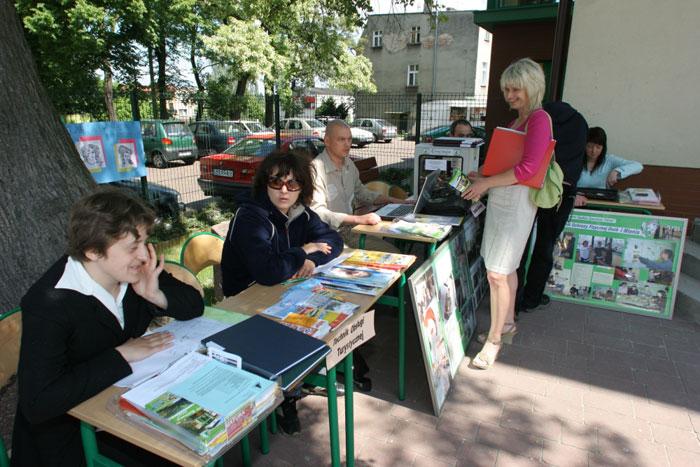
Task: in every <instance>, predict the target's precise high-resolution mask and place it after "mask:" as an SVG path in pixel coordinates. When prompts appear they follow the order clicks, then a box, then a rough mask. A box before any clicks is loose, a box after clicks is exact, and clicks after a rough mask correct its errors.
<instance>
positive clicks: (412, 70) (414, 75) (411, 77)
mask: <svg viewBox="0 0 700 467" xmlns="http://www.w3.org/2000/svg"><path fill="white" fill-rule="evenodd" d="M406 86H409V87H415V86H418V65H408V73H407V74H406Z"/></svg>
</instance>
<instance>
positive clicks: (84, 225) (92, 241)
mask: <svg viewBox="0 0 700 467" xmlns="http://www.w3.org/2000/svg"><path fill="white" fill-rule="evenodd" d="M155 219H156V214H155V212H153V209H151V208H150V207H149V206H148V205H147V204H146V203H145V202H144V201H143V200H141V199H140V198H138V197H137V196H135V195H132V194H130V193H127V192H125V191H124V190H121V189H119V188H116V187H99V188H98V189H97V190H96V191H95V192H93V193H92V194H89V195H87V196H84V197H82V198H81V199H79V200H78V201H77V202H76V203H75V204H74V205H73V208H72V209H71V213H70V220H69V222H68V254H69V255H70V256H71V257H72V258H73V259H76V260H78V261H87V259H88V258H87V256H86V255H85V253H86V252H87V251H91V250H92V251H94V252H96V253H97V254H99V255H104V254H105V253H106V252H107V249H108V248H109V247H110V246H112V245H113V244H114V243H115V242H116V241H118V240H119V239H120V238H122V237H124V236H125V235H127V234H133V235H134V237H136V238H139V231H138V227H141V226H143V227H146V229H147V230H150V228H151V227H152V226H153V223H154V222H155Z"/></svg>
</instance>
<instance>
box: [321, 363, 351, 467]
mask: <svg viewBox="0 0 700 467" xmlns="http://www.w3.org/2000/svg"><path fill="white" fill-rule="evenodd" d="M349 377H350V378H351V379H352V372H350V376H349ZM347 378H348V376H345V379H346V380H347ZM335 381H336V375H335V367H333V368H330V369H329V368H326V390H327V391H328V425H329V427H330V435H331V466H333V467H340V440H339V436H338V400H337V394H336V390H335ZM351 384H352V382H351Z"/></svg>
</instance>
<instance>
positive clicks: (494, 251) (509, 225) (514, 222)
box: [481, 185, 537, 274]
mask: <svg viewBox="0 0 700 467" xmlns="http://www.w3.org/2000/svg"><path fill="white" fill-rule="evenodd" d="M536 213H537V206H535V205H534V204H532V201H530V193H529V188H528V187H527V186H524V185H510V186H502V187H497V188H491V189H490V190H489V198H488V202H487V204H486V222H485V225H484V238H483V239H482V241H481V256H483V258H484V264H485V265H486V269H487V270H488V271H492V272H496V273H499V274H510V273H512V272H514V271H515V270H516V269H518V266H519V265H520V259H521V258H522V256H523V252H524V251H525V244H526V243H527V239H528V237H529V236H530V231H531V230H532V223H533V222H534V220H535V214H536Z"/></svg>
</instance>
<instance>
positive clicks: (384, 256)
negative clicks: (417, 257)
mask: <svg viewBox="0 0 700 467" xmlns="http://www.w3.org/2000/svg"><path fill="white" fill-rule="evenodd" d="M412 260H413V257H412V256H410V255H399V254H396V253H386V252H384V251H368V250H355V251H353V252H352V255H350V257H349V258H348V259H346V260H345V261H344V262H343V264H344V265H346V266H365V267H370V268H375V269H391V270H394V271H401V270H403V269H406V268H407V267H408V266H409V265H410V264H411V261H412Z"/></svg>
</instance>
